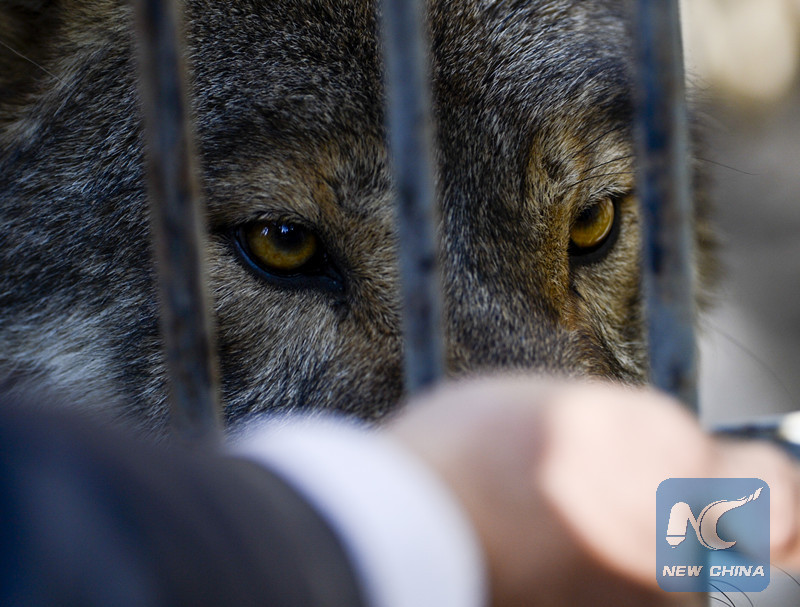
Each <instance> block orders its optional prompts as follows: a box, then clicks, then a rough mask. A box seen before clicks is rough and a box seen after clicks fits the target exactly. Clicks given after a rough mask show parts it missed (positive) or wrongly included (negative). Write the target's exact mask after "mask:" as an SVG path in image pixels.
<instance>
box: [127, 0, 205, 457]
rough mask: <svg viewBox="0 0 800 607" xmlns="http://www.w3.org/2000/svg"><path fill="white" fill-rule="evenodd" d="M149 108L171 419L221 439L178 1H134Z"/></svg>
mask: <svg viewBox="0 0 800 607" xmlns="http://www.w3.org/2000/svg"><path fill="white" fill-rule="evenodd" d="M134 9H135V14H136V25H137V34H138V39H139V60H140V61H139V62H140V72H141V82H140V89H141V98H142V109H143V111H144V118H145V120H144V123H145V139H146V144H147V145H146V162H147V175H148V190H149V197H150V224H151V229H152V233H153V245H154V246H153V250H154V254H155V259H156V269H157V277H158V288H159V294H160V301H161V332H162V338H163V340H164V353H165V358H166V365H167V376H168V377H167V381H168V384H169V398H170V407H171V416H172V423H173V425H174V427H175V430H176V431H177V433H178V434H179V435H180V436H182V437H184V438H185V439H187V440H189V441H191V442H195V443H196V442H200V443H216V442H217V441H218V439H219V436H220V430H219V427H220V424H219V418H220V399H219V380H218V376H219V373H218V370H217V364H216V353H215V350H214V346H213V341H212V332H211V320H210V314H209V306H208V296H207V293H206V285H205V273H204V271H203V269H204V259H203V258H204V251H205V250H206V247H205V230H204V229H203V219H202V218H203V211H202V205H201V194H200V191H201V190H200V186H199V184H198V179H197V168H196V166H195V159H194V154H193V150H192V141H191V127H190V125H189V120H188V116H189V112H188V105H187V102H186V92H185V91H186V86H185V82H184V69H183V61H182V58H183V57H182V45H181V41H182V37H181V36H180V35H179V32H180V29H179V25H178V24H179V23H180V21H179V15H180V12H179V9H178V7H177V3H176V2H175V1H174V0H136V1H135V2H134Z"/></svg>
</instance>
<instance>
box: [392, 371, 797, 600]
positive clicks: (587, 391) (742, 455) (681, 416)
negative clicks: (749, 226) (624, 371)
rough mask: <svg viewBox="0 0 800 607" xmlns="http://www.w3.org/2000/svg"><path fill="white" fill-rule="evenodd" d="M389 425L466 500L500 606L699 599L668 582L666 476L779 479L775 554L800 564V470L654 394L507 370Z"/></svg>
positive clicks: (437, 397)
mask: <svg viewBox="0 0 800 607" xmlns="http://www.w3.org/2000/svg"><path fill="white" fill-rule="evenodd" d="M387 431H388V432H389V433H390V434H391V435H393V436H394V437H395V438H397V439H399V440H400V441H401V442H402V443H404V444H405V445H406V446H407V447H408V448H409V449H410V450H411V451H412V452H415V453H416V454H417V455H419V456H420V457H422V459H423V460H425V461H426V462H427V463H428V464H429V465H430V466H431V467H432V468H433V469H434V470H435V471H436V472H438V474H439V475H440V476H441V477H442V478H443V479H444V480H445V482H446V483H447V484H448V485H449V486H450V488H451V489H452V490H453V492H454V493H455V495H456V496H457V497H458V498H459V499H460V500H461V502H462V504H463V506H464V507H465V509H466V511H467V513H468V515H469V516H470V517H471V519H472V522H473V524H474V526H475V528H476V531H477V533H478V536H479V537H480V539H481V542H482V544H483V548H484V551H485V554H486V558H487V561H488V569H489V577H490V584H491V597H492V604H493V605H497V606H501V605H502V606H506V605H567V604H568V605H576V606H579V605H592V606H597V605H606V604H607V605H614V606H623V605H637V606H638V605H693V604H703V598H702V596H700V595H694V594H686V593H667V592H664V591H662V590H661V589H660V588H659V587H658V585H657V582H656V577H655V570H656V541H655V534H656V488H657V487H658V485H659V483H660V482H661V481H663V480H665V479H667V478H693V477H695V478H707V477H719V478H729V477H758V478H761V479H762V480H764V481H766V482H767V484H768V485H769V486H770V495H771V527H770V531H771V538H770V543H771V546H772V555H771V558H772V560H773V561H774V562H776V563H778V564H783V565H785V566H788V567H795V568H798V567H800V534H799V533H798V529H800V473H798V469H797V467H796V466H795V464H794V463H793V462H792V461H790V460H789V458H788V457H787V456H785V455H784V454H783V453H781V452H779V451H777V450H775V449H773V448H772V447H770V446H768V445H762V444H756V443H735V442H731V441H722V440H719V439H715V438H713V437H711V436H709V435H708V434H706V433H704V432H703V431H702V430H701V429H700V427H699V426H698V424H697V422H696V421H695V419H694V418H693V417H692V416H691V415H690V414H688V413H687V412H686V411H685V410H683V409H682V408H681V407H680V405H678V404H677V403H675V402H674V401H672V400H670V399H669V398H667V397H665V396H663V395H659V394H657V393H655V392H652V391H645V390H639V389H633V388H624V387H620V386H612V385H609V384H604V383H599V382H594V383H557V382H553V381H544V380H536V379H530V378H528V379H525V378H508V377H507V378H496V379H483V380H477V381H472V382H466V383H463V384H458V385H454V386H446V387H444V388H442V389H439V390H438V391H436V392H434V393H432V394H429V395H426V396H424V397H422V398H420V399H419V400H418V401H417V402H412V403H411V404H410V405H409V407H408V408H406V410H405V413H404V414H403V415H401V416H400V417H398V418H397V419H396V420H394V421H393V422H392V423H391V424H389V426H388V427H387Z"/></svg>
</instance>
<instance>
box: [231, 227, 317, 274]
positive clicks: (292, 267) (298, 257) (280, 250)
mask: <svg viewBox="0 0 800 607" xmlns="http://www.w3.org/2000/svg"><path fill="white" fill-rule="evenodd" d="M241 237H242V239H243V240H244V242H245V244H246V246H247V249H248V251H249V253H250V255H251V256H252V257H253V261H255V262H256V263H258V264H259V265H260V266H262V267H263V269H264V270H266V271H268V272H275V273H277V274H292V273H295V272H300V271H302V270H303V269H304V268H305V266H307V265H308V264H310V263H311V262H312V261H313V260H315V259H316V257H317V253H318V251H319V241H318V240H317V237H316V236H315V235H314V234H313V233H312V232H311V231H310V230H307V229H306V228H304V227H302V226H300V225H297V224H293V223H281V222H275V221H259V222H254V223H250V224H248V225H246V226H244V227H243V228H242V232H241Z"/></svg>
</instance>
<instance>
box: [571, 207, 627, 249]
mask: <svg viewBox="0 0 800 607" xmlns="http://www.w3.org/2000/svg"><path fill="white" fill-rule="evenodd" d="M616 214H617V209H616V206H615V205H614V201H613V200H612V199H611V198H603V199H602V200H600V201H599V202H598V203H596V204H593V205H592V206H590V207H589V208H587V209H585V210H584V211H583V212H582V213H581V214H580V215H578V217H576V218H575V221H574V222H573V224H572V228H570V232H569V238H570V243H569V253H570V255H571V256H572V257H573V258H579V257H581V256H585V255H589V254H591V253H596V252H598V251H599V250H600V249H601V248H603V245H604V244H606V243H607V242H609V240H610V236H611V234H612V230H613V228H614V225H615V219H616Z"/></svg>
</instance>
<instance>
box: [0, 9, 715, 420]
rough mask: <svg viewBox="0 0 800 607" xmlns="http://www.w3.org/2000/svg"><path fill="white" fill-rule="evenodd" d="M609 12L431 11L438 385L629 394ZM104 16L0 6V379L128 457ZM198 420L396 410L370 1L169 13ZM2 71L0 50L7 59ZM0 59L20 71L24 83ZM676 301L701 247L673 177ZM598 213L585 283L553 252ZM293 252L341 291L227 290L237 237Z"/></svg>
mask: <svg viewBox="0 0 800 607" xmlns="http://www.w3.org/2000/svg"><path fill="white" fill-rule="evenodd" d="M627 8H628V7H627V2H625V1H624V0H616V1H615V0H531V1H529V2H515V1H504V0H496V1H491V0H465V1H463V2H452V1H450V0H432V2H431V4H430V6H429V20H428V28H429V34H430V40H431V44H432V68H431V71H432V82H433V102H434V111H435V121H436V134H437V143H438V152H437V167H436V168H437V175H438V181H437V187H438V196H439V204H440V224H439V236H440V241H441V268H442V272H443V285H444V294H445V300H444V301H445V325H444V326H445V337H446V350H447V352H446V354H447V367H448V372H449V373H450V374H451V375H453V376H460V375H467V374H474V373H477V372H481V371H487V370H496V369H506V370H516V369H534V370H539V371H541V372H546V373H557V374H565V375H581V376H582V375H591V376H602V377H607V378H615V379H618V380H620V381H624V382H630V383H642V382H644V381H645V380H646V374H647V357H646V347H645V337H644V327H643V320H642V304H641V295H640V277H639V269H638V265H639V239H640V227H639V213H638V210H637V205H636V199H635V193H634V176H633V171H634V159H633V149H632V125H631V122H632V110H633V101H632V91H631V72H632V66H631V59H630V52H631V49H630V39H631V35H630V31H629V20H628V15H627ZM130 13H131V11H130V8H129V7H128V6H127V4H126V3H124V2H119V1H117V0H92V1H84V0H81V1H78V0H4V1H3V2H0V41H2V42H3V45H0V264H1V266H2V274H0V378H5V379H6V381H7V382H8V381H11V380H10V379H9V378H14V379H13V381H15V382H19V381H22V380H21V379H20V378H24V381H33V382H35V383H37V384H38V385H39V386H43V387H45V388H47V389H50V390H53V391H56V392H58V393H59V394H60V396H61V397H62V399H64V398H66V399H71V400H74V401H76V402H83V403H89V402H93V403H101V405H100V406H105V407H109V408H111V409H113V411H114V412H115V413H116V414H118V415H120V416H122V417H125V418H129V419H132V420H135V421H136V423H139V424H142V425H144V426H146V427H148V428H150V429H152V430H154V431H159V430H160V429H162V428H163V426H164V421H165V418H166V404H165V400H166V398H165V376H164V362H163V358H162V354H161V344H160V338H159V332H158V322H157V304H156V301H155V295H154V284H153V283H154V270H153V261H152V258H151V249H150V235H149V229H148V218H147V211H146V202H145V181H144V176H143V161H142V127H141V123H142V117H141V114H140V109H139V104H138V99H137V87H136V74H137V66H136V63H135V53H134V52H133V43H134V40H133V29H132V24H131V14H130ZM185 16H186V33H187V38H188V49H187V50H188V63H189V66H190V69H189V73H190V81H191V84H190V89H191V103H192V109H193V115H194V123H195V129H196V136H197V147H198V151H199V158H200V165H201V168H202V180H203V185H204V192H205V199H206V201H207V217H208V234H209V243H208V251H207V255H208V260H209V261H208V280H209V284H210V288H211V293H212V295H213V301H214V317H215V323H216V341H217V344H218V350H219V358H220V361H221V365H222V390H223V400H224V406H225V415H226V419H227V420H228V421H234V420H236V419H238V418H240V417H242V416H244V415H246V414H248V413H252V412H255V411H262V410H278V409H282V410H286V409H300V408H319V409H337V410H340V411H344V412H347V413H352V414H355V415H358V416H360V417H363V418H366V419H378V418H380V417H381V416H382V415H384V414H385V413H386V412H388V411H390V410H392V409H393V408H394V407H395V406H396V404H397V403H398V401H399V400H400V399H401V397H402V340H401V334H400V314H401V310H400V305H399V294H398V280H399V278H398V272H397V268H396V264H397V262H396V234H395V227H394V222H393V220H394V216H393V212H392V208H391V195H390V183H391V180H390V175H389V167H388V163H387V149H386V141H385V132H384V121H383V109H382V108H383V101H384V97H383V95H384V93H383V88H382V74H381V70H382V67H381V51H380V46H379V41H378V29H379V27H378V21H377V19H378V15H377V8H376V6H375V4H374V3H373V2H371V1H370V0H342V1H337V2H333V1H330V0H274V1H266V0H231V1H229V2H215V1H211V0H186V2H185ZM11 49H13V51H12V50H11ZM23 57H24V58H23ZM695 189H696V194H697V195H696V203H697V204H696V215H697V221H696V234H697V243H698V245H699V246H698V251H699V259H700V262H699V264H698V268H699V271H698V276H699V277H700V278H699V279H698V282H701V281H702V274H703V273H704V272H705V268H707V267H708V264H707V263H706V261H707V260H708V251H709V249H710V245H711V244H712V241H713V238H712V237H711V232H710V229H709V227H708V222H707V215H708V211H707V208H708V205H707V200H706V197H705V195H704V193H703V192H704V183H703V177H702V174H701V173H700V172H699V171H697V172H696V175H695ZM603 197H611V198H613V199H614V200H615V204H616V205H617V225H616V227H615V229H616V230H617V232H618V233H617V235H616V236H615V239H614V242H613V246H612V247H610V250H608V251H606V252H605V253H604V254H603V255H602V256H600V257H598V258H595V259H592V260H589V261H586V262H584V261H582V260H576V259H574V258H573V257H572V256H571V255H570V252H569V238H570V236H569V234H570V229H571V226H572V224H573V222H574V220H575V217H576V216H577V215H578V214H579V213H580V212H581V210H582V209H584V208H585V207H586V206H587V205H588V204H590V203H592V202H593V201H596V200H598V199H602V198H603ZM259 219H274V220H281V221H293V222H298V223H300V224H302V225H303V226H305V227H307V228H309V229H311V230H313V231H314V232H315V233H316V235H317V236H318V239H319V241H320V242H321V244H322V246H323V247H324V248H325V251H326V253H327V255H328V257H329V259H331V260H333V261H332V263H334V264H335V267H336V268H337V271H338V273H339V275H340V278H341V287H342V288H341V290H339V291H331V290H326V289H321V288H317V287H316V286H314V285H309V284H305V283H303V282H302V281H295V282H294V283H293V282H292V281H291V280H289V281H277V282H276V281H270V280H269V279H267V278H265V277H263V276H259V275H257V274H256V273H254V272H252V271H250V270H249V269H248V267H247V264H246V263H245V262H244V261H243V260H242V258H241V255H240V254H239V252H238V251H237V247H236V246H235V244H234V240H235V238H236V236H235V234H236V228H237V227H238V226H242V225H244V224H247V223H248V222H252V221H255V220H259Z"/></svg>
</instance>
